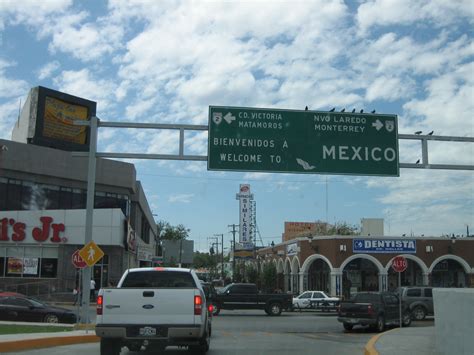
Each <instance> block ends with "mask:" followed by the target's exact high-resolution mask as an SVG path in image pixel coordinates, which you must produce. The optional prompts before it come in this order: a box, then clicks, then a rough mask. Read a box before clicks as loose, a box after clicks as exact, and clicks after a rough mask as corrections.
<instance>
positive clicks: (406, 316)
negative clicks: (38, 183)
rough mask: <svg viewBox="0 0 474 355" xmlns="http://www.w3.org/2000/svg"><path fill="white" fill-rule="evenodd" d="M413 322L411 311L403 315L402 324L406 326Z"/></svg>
mask: <svg viewBox="0 0 474 355" xmlns="http://www.w3.org/2000/svg"><path fill="white" fill-rule="evenodd" d="M410 324H411V314H410V313H409V312H406V313H405V314H404V315H403V317H402V325H403V326H404V327H408V326H410Z"/></svg>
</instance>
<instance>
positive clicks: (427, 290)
mask: <svg viewBox="0 0 474 355" xmlns="http://www.w3.org/2000/svg"><path fill="white" fill-rule="evenodd" d="M425 297H433V289H432V288H425Z"/></svg>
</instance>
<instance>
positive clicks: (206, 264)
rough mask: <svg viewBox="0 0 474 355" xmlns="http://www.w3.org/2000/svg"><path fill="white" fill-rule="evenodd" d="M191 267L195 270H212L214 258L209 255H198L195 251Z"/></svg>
mask: <svg viewBox="0 0 474 355" xmlns="http://www.w3.org/2000/svg"><path fill="white" fill-rule="evenodd" d="M193 265H194V267H195V268H196V269H200V268H205V269H212V268H215V267H216V258H215V257H213V256H212V255H210V254H209V253H200V252H198V251H197V252H195V253H194V257H193Z"/></svg>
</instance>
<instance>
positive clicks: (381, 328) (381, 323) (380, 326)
mask: <svg viewBox="0 0 474 355" xmlns="http://www.w3.org/2000/svg"><path fill="white" fill-rule="evenodd" d="M375 330H376V331H377V332H379V333H381V332H383V331H384V330H385V319H384V318H383V316H378V317H377V323H375Z"/></svg>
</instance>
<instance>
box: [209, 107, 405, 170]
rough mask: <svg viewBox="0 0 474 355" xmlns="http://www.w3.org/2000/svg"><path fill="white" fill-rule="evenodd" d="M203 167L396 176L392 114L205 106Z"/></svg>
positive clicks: (395, 146) (396, 142)
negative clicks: (205, 155) (206, 139)
mask: <svg viewBox="0 0 474 355" xmlns="http://www.w3.org/2000/svg"><path fill="white" fill-rule="evenodd" d="M208 169H209V170H230V171H260V172H285V173H288V172H290V173H309V174H319V173H327V174H351V175H379V176H399V172H400V170H399V151H398V124H397V116H396V115H380V114H371V113H369V114H364V113H347V112H321V111H296V110H276V109H275V110H274V109H260V108H240V107H222V106H210V107H209V145H208Z"/></svg>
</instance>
